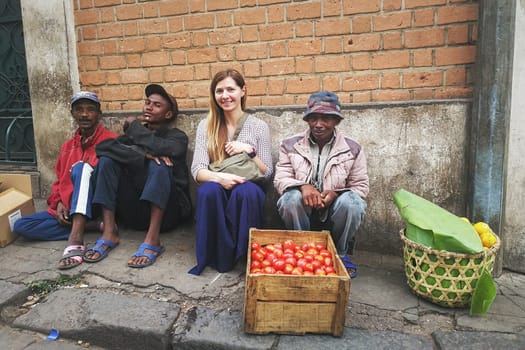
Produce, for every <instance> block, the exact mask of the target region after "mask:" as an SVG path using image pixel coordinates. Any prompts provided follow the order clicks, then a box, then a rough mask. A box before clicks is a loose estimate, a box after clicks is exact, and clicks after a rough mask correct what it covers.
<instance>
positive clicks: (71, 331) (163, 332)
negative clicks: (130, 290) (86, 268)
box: [13, 289, 180, 349]
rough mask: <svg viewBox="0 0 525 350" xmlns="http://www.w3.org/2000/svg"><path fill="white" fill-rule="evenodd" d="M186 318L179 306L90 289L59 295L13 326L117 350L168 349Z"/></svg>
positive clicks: (60, 291)
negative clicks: (174, 327)
mask: <svg viewBox="0 0 525 350" xmlns="http://www.w3.org/2000/svg"><path fill="white" fill-rule="evenodd" d="M179 313H180V307H179V306H178V305H177V304H174V303H169V302H163V301H158V300H153V299H150V298H147V297H137V296H127V295H117V294H113V293H108V292H99V291H96V290H87V289H86V290H84V289H61V290H57V291H55V292H53V293H51V295H49V297H48V298H47V300H46V301H45V302H43V303H40V304H37V305H36V306H35V307H34V308H33V309H31V310H30V311H29V312H28V313H26V314H24V315H22V316H19V317H18V318H16V319H15V321H14V322H13V326H15V327H18V328H23V329H27V330H32V331H35V332H39V333H42V334H48V333H49V331H50V330H51V329H52V328H54V329H57V330H58V331H59V332H60V333H61V334H62V335H63V336H64V337H65V338H68V339H89V341H90V343H92V344H95V345H100V346H104V347H108V348H111V349H167V348H168V346H169V340H170V334H169V332H170V330H171V327H172V325H173V324H174V322H175V320H176V319H177V318H178V316H179Z"/></svg>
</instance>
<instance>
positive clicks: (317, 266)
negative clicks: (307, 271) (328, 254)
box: [312, 260, 323, 271]
mask: <svg viewBox="0 0 525 350" xmlns="http://www.w3.org/2000/svg"><path fill="white" fill-rule="evenodd" d="M312 266H313V269H314V271H315V270H317V269H320V268H322V267H323V263H322V262H320V261H319V260H314V261H312Z"/></svg>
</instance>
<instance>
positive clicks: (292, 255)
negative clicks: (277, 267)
mask: <svg viewBox="0 0 525 350" xmlns="http://www.w3.org/2000/svg"><path fill="white" fill-rule="evenodd" d="M288 258H294V254H289V253H284V254H283V259H285V260H286V259H288ZM294 259H295V258H294Z"/></svg>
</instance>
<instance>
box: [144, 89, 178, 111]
mask: <svg viewBox="0 0 525 350" xmlns="http://www.w3.org/2000/svg"><path fill="white" fill-rule="evenodd" d="M153 94H159V95H161V96H162V97H164V98H165V99H166V100H167V101H168V102H169V104H170V105H171V111H172V112H173V114H174V117H176V116H177V114H178V113H179V107H178V105H177V100H176V99H175V97H173V96H172V95H170V94H168V93H167V92H166V90H165V89H164V88H163V87H162V86H160V85H158V84H150V85H148V86H146V96H147V97H149V96H150V95H153Z"/></svg>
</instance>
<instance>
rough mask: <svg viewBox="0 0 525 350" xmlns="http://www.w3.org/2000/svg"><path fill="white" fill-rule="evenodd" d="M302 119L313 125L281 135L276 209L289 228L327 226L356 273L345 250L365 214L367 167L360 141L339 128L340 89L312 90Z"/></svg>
mask: <svg viewBox="0 0 525 350" xmlns="http://www.w3.org/2000/svg"><path fill="white" fill-rule="evenodd" d="M303 120H304V121H306V122H307V123H308V126H309V128H308V129H307V130H306V131H305V132H304V133H302V134H299V135H295V136H292V137H290V138H287V139H285V140H283V141H282V142H281V144H280V147H279V161H278V163H277V164H276V167H275V178H274V186H275V189H276V190H277V192H278V194H279V195H280V198H279V200H278V201H277V209H278V211H279V215H280V216H281V218H282V219H283V221H284V224H285V226H286V228H287V229H289V230H311V229H327V230H330V231H331V235H332V238H333V240H334V243H335V245H336V248H337V254H338V255H339V256H340V257H341V258H342V260H343V262H344V264H345V266H346V267H347V269H348V270H349V273H350V275H351V276H352V277H355V276H356V274H357V268H356V266H355V264H353V263H352V261H351V259H350V257H349V256H347V253H350V254H351V252H352V249H353V244H352V242H353V239H354V236H355V234H356V232H357V229H358V228H359V225H360V224H361V221H362V220H363V218H364V215H365V210H366V202H365V201H364V198H365V197H366V196H367V195H368V173H367V165H366V158H365V154H364V152H363V149H362V147H361V146H360V145H359V144H358V143H357V142H355V141H353V140H352V139H350V138H348V137H346V136H344V135H343V134H342V133H341V132H339V131H338V130H337V129H336V126H337V125H338V124H339V123H340V122H341V120H343V115H342V114H341V105H340V103H339V98H338V97H337V95H336V94H334V93H333V92H330V91H322V92H319V93H315V94H312V95H311V96H310V98H309V100H308V106H307V109H306V112H305V113H304V116H303Z"/></svg>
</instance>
